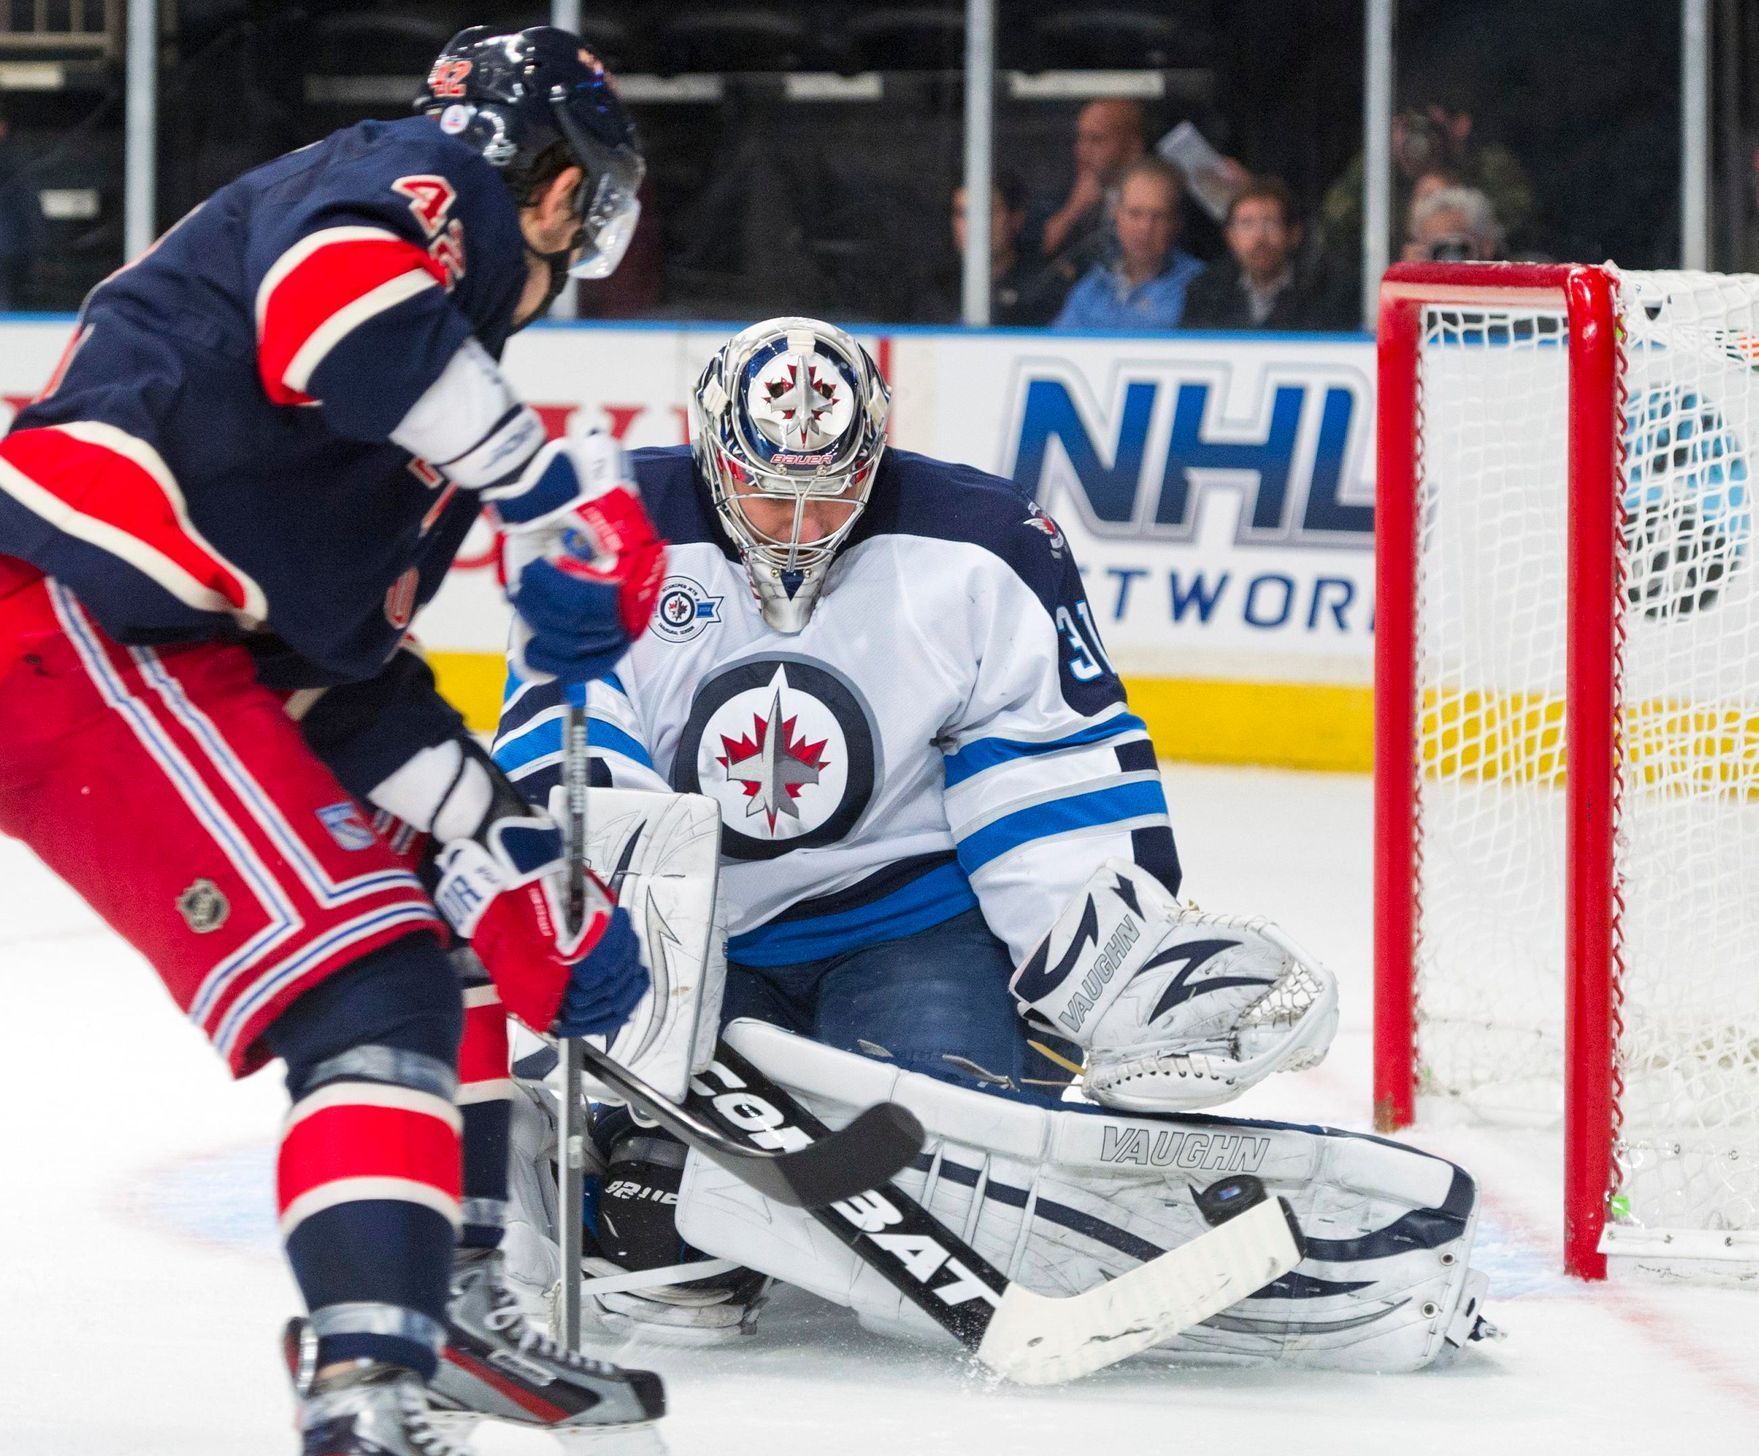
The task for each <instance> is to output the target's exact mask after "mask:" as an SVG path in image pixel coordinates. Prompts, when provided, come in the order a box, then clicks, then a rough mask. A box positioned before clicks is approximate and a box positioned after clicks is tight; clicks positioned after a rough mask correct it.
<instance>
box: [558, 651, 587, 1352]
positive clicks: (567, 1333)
mask: <svg viewBox="0 0 1759 1456" xmlns="http://www.w3.org/2000/svg"><path fill="white" fill-rule="evenodd" d="M562 735H563V751H562V785H563V795H564V798H563V803H564V805H565V806H566V814H565V816H564V819H563V823H562V848H563V856H564V861H565V863H566V864H567V867H568V924H569V927H570V928H571V929H576V930H577V929H579V927H580V924H581V922H582V920H583V919H584V918H585V916H586V789H587V781H588V778H589V776H590V773H591V763H590V761H589V758H588V754H587V749H588V743H587V726H586V685H585V684H584V683H578V684H575V683H571V684H569V686H568V691H567V707H566V711H565V716H564V718H563V722H562ZM583 1049H584V1043H582V1042H581V1041H580V1039H579V1038H578V1037H572V1036H565V1037H563V1038H561V1042H560V1050H561V1056H562V1099H561V1103H562V1105H561V1108H560V1113H559V1118H558V1121H557V1126H556V1143H557V1147H556V1162H557V1175H556V1176H557V1182H558V1184H559V1185H560V1186H559V1188H558V1189H557V1196H558V1201H559V1203H560V1208H559V1211H558V1218H557V1223H558V1229H557V1244H558V1246H559V1253H560V1256H561V1263H562V1288H561V1292H560V1298H559V1300H558V1303H557V1311H556V1312H557V1316H558V1318H559V1320H560V1325H561V1327H560V1329H559V1330H558V1331H557V1333H558V1335H560V1337H561V1340H562V1344H563V1345H564V1346H565V1347H566V1348H567V1349H570V1350H578V1349H579V1348H580V1255H581V1237H582V1234H581V1228H582V1222H583V1220H584V1218H585V1215H586V1142H585V1132H586V1129H585V1128H584V1127H583V1126H582V1125H581V1113H582V1112H583V1111H584V1110H585V1107H586V1103H585V1100H584V1098H583V1097H582V1096H581V1085H580V1084H581V1059H582V1058H581V1053H582V1051H583Z"/></svg>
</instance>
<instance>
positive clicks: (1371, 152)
mask: <svg viewBox="0 0 1759 1456" xmlns="http://www.w3.org/2000/svg"><path fill="white" fill-rule="evenodd" d="M1393 4H1394V0H1368V4H1367V8H1366V13H1365V15H1364V25H1365V27H1366V30H1367V40H1368V44H1367V46H1366V47H1365V60H1364V66H1363V75H1362V327H1363V328H1365V329H1369V330H1372V329H1373V328H1374V323H1375V317H1376V314H1377V313H1378V311H1379V308H1380V275H1381V274H1383V273H1385V272H1386V265H1387V246H1386V240H1387V235H1388V234H1389V233H1390V232H1391V231H1392V225H1393V171H1392V166H1393V23H1394V14H1393Z"/></svg>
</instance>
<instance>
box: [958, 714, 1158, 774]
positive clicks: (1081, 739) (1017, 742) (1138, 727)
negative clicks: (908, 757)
mask: <svg viewBox="0 0 1759 1456" xmlns="http://www.w3.org/2000/svg"><path fill="white" fill-rule="evenodd" d="M1147 731H1148V728H1147V725H1146V724H1144V723H1143V721H1142V720H1141V719H1140V718H1138V717H1137V716H1136V715H1135V714H1134V713H1120V714H1118V716H1117V717H1115V718H1108V719H1106V720H1105V722H1103V723H1091V724H1089V725H1088V726H1087V727H1085V728H1081V729H1077V730H1076V731H1075V732H1073V733H1071V734H1069V735H1068V736H1067V737H1066V738H1051V739H1048V740H1045V741H1043V742H1038V743H1032V742H1027V741H1026V740H1023V739H1017V738H978V739H974V740H973V741H972V742H970V743H967V744H966V745H965V746H964V747H963V748H961V749H960V750H959V751H958V752H957V753H950V754H948V755H947V787H948V788H949V789H950V788H952V787H953V786H954V785H955V784H962V783H964V782H965V780H966V779H968V778H971V777H972V776H973V775H974V774H980V773H982V772H983V771H984V770H985V769H989V768H994V767H995V766H996V765H997V764H1001V763H1006V762H1008V761H1009V760H1010V759H1014V758H1032V757H1035V756H1036V755H1038V754H1041V753H1057V752H1059V751H1060V750H1062V749H1065V748H1079V747H1080V746H1081V745H1082V744H1084V743H1103V742H1104V741H1105V740H1106V739H1108V738H1118V737H1121V736H1122V735H1124V734H1126V733H1146V732H1147Z"/></svg>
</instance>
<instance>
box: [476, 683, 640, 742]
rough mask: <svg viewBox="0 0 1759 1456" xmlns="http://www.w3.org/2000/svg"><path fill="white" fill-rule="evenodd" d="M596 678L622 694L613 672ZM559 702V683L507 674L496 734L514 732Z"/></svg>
mask: <svg viewBox="0 0 1759 1456" xmlns="http://www.w3.org/2000/svg"><path fill="white" fill-rule="evenodd" d="M599 681H600V682H601V683H603V684H604V685H605V686H606V687H608V688H611V689H613V690H614V691H616V692H618V693H622V695H623V696H624V697H628V696H629V694H628V693H627V692H625V691H624V688H623V684H622V683H621V682H619V681H618V680H617V675H616V673H607V674H606V675H605V676H604V677H602V678H600V679H599ZM561 703H562V689H561V685H560V684H558V683H553V682H526V681H525V680H523V679H522V678H521V677H520V676H519V674H518V673H515V672H509V673H508V674H507V685H506V686H505V687H504V688H502V690H501V721H500V723H499V724H497V725H496V728H495V736H496V737H497V738H498V739H503V740H504V739H506V738H508V737H510V736H511V735H513V734H514V733H517V732H518V731H519V730H520V729H521V728H523V727H524V726H525V725H526V724H527V723H529V722H530V721H531V720H532V719H533V718H536V717H540V716H541V715H542V714H544V713H547V712H549V711H550V709H551V708H555V707H559V706H560V705H561Z"/></svg>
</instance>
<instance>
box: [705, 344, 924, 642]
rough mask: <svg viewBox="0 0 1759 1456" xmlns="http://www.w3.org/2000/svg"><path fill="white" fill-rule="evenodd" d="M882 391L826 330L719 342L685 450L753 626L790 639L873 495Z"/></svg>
mask: <svg viewBox="0 0 1759 1456" xmlns="http://www.w3.org/2000/svg"><path fill="white" fill-rule="evenodd" d="M890 407H891V392H890V391H889V390H888V389H887V388H886V382H885V380H884V379H882V378H881V377H880V372H879V369H878V368H877V367H876V366H875V364H874V362H873V359H872V357H871V356H870V355H869V354H868V352H867V350H865V349H864V348H862V347H861V345H860V344H858V343H856V342H855V340H854V339H852V338H850V337H849V335H848V334H846V333H844V332H843V330H841V329H839V328H837V327H835V326H834V325H831V324H827V323H821V322H820V321H819V320H817V319H809V318H773V319H766V320H765V321H764V322H763V323H760V324H753V325H752V326H751V327H750V328H748V329H746V330H744V331H743V332H742V333H739V334H736V335H734V337H733V338H732V339H730V340H728V341H727V343H726V344H724V345H723V346H722V347H721V348H720V350H719V351H717V352H716V354H715V356H714V357H713V358H712V359H710V360H709V362H708V365H707V367H706V368H704V369H703V371H702V375H701V377H700V378H699V379H698V380H697V382H696V393H695V395H694V398H693V413H694V416H695V420H694V428H693V430H692V435H693V448H694V451H695V455H696V465H697V469H698V470H699V471H700V472H701V474H702V478H703V480H704V481H705V482H706V483H707V485H708V488H709V492H710V494H711V495H712V497H713V499H714V503H715V511H716V512H717V514H719V516H720V518H721V525H722V528H723V529H724V530H725V531H726V532H727V534H728V535H729V536H730V537H732V539H733V544H734V545H736V546H737V547H738V548H739V554H740V556H741V557H742V558H743V559H744V562H745V570H746V573H747V574H748V575H749V576H750V578H751V587H752V590H753V591H754V592H755V593H756V595H757V602H758V607H759V609H760V610H761V611H762V613H763V618H764V621H766V622H768V623H769V625H770V626H772V627H774V628H775V629H776V630H777V631H778V632H798V631H800V630H801V628H803V627H804V626H805V625H806V620H807V618H808V617H810V616H811V615H812V608H813V604H814V603H815V602H816V601H817V600H818V596H819V593H820V592H821V591H823V590H824V584H825V576H826V574H827V573H828V572H829V571H830V568H831V560H832V558H833V557H834V556H835V555H836V553H837V548H838V547H839V546H841V545H842V544H843V542H844V541H845V540H846V539H847V538H848V535H849V532H850V531H851V530H852V529H854V526H855V522H856V521H857V520H858V519H859V518H860V515H861V512H862V510H863V508H864V507H865V506H866V505H867V498H868V495H869V493H870V492H871V491H872V489H873V478H874V472H875V471H876V470H877V469H878V468H879V462H880V456H881V455H882V454H883V453H884V452H885V448H886V414H887V411H888V410H889V409H890Z"/></svg>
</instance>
